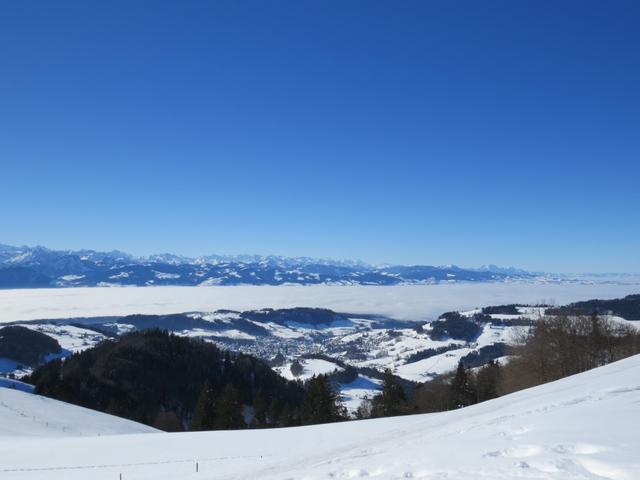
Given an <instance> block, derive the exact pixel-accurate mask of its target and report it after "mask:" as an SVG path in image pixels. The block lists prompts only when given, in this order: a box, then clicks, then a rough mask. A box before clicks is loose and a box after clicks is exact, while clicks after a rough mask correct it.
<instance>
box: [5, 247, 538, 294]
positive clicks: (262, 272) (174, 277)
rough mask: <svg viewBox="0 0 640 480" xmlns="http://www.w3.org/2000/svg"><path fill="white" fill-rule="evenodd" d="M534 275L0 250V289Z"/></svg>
mask: <svg viewBox="0 0 640 480" xmlns="http://www.w3.org/2000/svg"><path fill="white" fill-rule="evenodd" d="M537 275H538V274H534V273H530V272H527V271H524V270H519V269H516V268H500V267H496V266H495V265H487V266H483V267H481V268H478V269H465V268H460V267H457V266H455V265H446V266H429V265H413V266H406V265H385V266H375V265H369V264H366V263H364V262H359V261H348V260H346V261H345V260H329V259H314V258H308V257H296V258H289V257H281V256H260V255H231V256H229V255H208V256H203V257H198V258H191V257H183V256H179V255H173V254H160V255H151V256H148V257H135V256H133V255H130V254H128V253H124V252H120V251H117V250H114V251H111V252H96V251H93V250H77V251H71V250H50V249H48V248H45V247H14V246H8V245H0V288H40V287H81V286H115V285H136V286H147V285H189V286H195V285H283V284H298V285H312V284H347V285H348V284H356V285H398V284H413V283H440V282H489V281H505V280H509V279H531V278H535V277H536V276H537Z"/></svg>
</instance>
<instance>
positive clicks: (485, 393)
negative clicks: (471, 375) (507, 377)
mask: <svg viewBox="0 0 640 480" xmlns="http://www.w3.org/2000/svg"><path fill="white" fill-rule="evenodd" d="M500 377H501V371H500V364H499V363H497V362H495V361H494V360H491V361H490V362H489V363H488V364H486V365H485V366H484V367H482V368H481V369H480V370H479V371H478V374H477V375H476V381H475V386H476V401H478V402H484V401H485V400H491V399H492V398H497V397H498V396H499V395H500Z"/></svg>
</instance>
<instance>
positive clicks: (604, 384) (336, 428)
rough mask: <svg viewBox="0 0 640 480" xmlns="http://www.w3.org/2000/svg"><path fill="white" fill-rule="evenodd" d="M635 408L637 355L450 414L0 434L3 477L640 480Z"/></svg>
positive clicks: (639, 371) (639, 394)
mask: <svg viewBox="0 0 640 480" xmlns="http://www.w3.org/2000/svg"><path fill="white" fill-rule="evenodd" d="M639 404H640V356H636V357H632V358H628V359H626V360H622V361H620V362H616V363H613V364H610V365H608V366H605V367H602V368H599V369H595V370H592V371H589V372H586V373H583V374H580V375H576V376H573V377H569V378H565V379H563V380H560V381H557V382H554V383H549V384H546V385H542V386H539V387H536V388H532V389H529V390H524V391H521V392H518V393H515V394H512V395H508V396H505V397H502V398H499V399H496V400H491V401H488V402H485V403H482V404H478V405H475V406H473V407H468V408H465V409H461V410H456V411H452V412H445V413H437V414H428V415H417V416H408V417H395V418H386V419H379V420H365V421H358V422H348V423H341V424H330V425H320V426H311V427H299V428H287V429H268V430H254V431H236V432H203V433H178V434H157V435H122V436H105V437H93V438H78V439H74V438H68V439H65V440H64V441H61V440H60V439H48V438H28V439H26V438H24V439H17V438H15V437H0V474H1V475H2V478H3V479H20V480H24V479H28V480H34V479H38V480H43V479H44V480H47V479H51V480H53V479H65V480H67V479H69V480H73V479H85V478H87V477H88V476H90V477H91V478H92V479H93V480H100V479H105V480H106V479H114V478H118V475H119V474H120V473H122V478H123V479H127V480H128V479H138V480H142V479H176V478H180V479H194V480H195V479H212V480H213V479H283V478H286V479H302V478H304V479H320V478H356V477H357V478H360V477H375V478H381V479H396V478H398V479H399V478H424V479H450V480H468V479H491V480H505V479H536V480H544V479H566V480H569V479H572V480H577V479H583V480H602V479H611V480H624V479H628V480H634V479H636V478H638V472H640V459H638V456H637V452H638V449H640V435H638V430H637V426H638V424H640V409H639V408H638V405H639ZM42 414H43V415H47V411H46V409H44V408H43V409H42ZM196 461H197V462H198V469H199V472H198V473H196Z"/></svg>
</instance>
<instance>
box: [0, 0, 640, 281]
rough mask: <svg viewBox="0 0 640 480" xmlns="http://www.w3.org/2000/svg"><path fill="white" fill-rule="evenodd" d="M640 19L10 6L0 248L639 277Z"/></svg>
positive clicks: (273, 5) (447, 7) (509, 6)
mask: <svg viewBox="0 0 640 480" xmlns="http://www.w3.org/2000/svg"><path fill="white" fill-rule="evenodd" d="M639 21H640V3H638V2H635V1H616V2H603V1H561V2H538V1H519V2H513V1H489V2H476V1H470V2H450V1H439V2H438V1H433V2H423V1H406V2H391V1H388V2H377V1H347V2H344V1H333V0H330V1H322V2H310V1H276V2H263V1H257V2H242V1H215V2H209V1H193V2H178V1H176V2H158V1H153V2H151V1H147V2H145V1H139V2H129V1H126V2H125V1H122V2H121V1H109V2H86V1H78V2H65V1H62V2H45V1H42V2H36V1H33V2H4V3H3V4H2V5H1V6H0V175H1V178H2V183H1V188H0V205H1V207H0V208H1V211H2V215H1V227H0V243H9V244H44V245H46V246H49V247H52V248H94V249H108V250H110V249H113V248H118V249H122V250H126V251H130V252H132V253H135V254H148V253H153V252H163V251H171V252H175V253H182V254H187V255H198V254H205V253H263V254H268V253H274V254H283V255H291V256H297V255H309V256H322V257H324V256H327V257H337V258H360V259H363V260H366V261H370V262H391V263H407V264H409V263H423V264H445V263H456V264H460V265H463V266H474V265H480V264H483V263H496V264H503V265H517V266H520V267H523V268H529V269H535V270H547V271H571V272H598V271H600V272H603V271H626V272H640V253H639V250H640V249H639V247H640V221H639V220H640V188H639V183H640V87H639V85H640V55H639V54H638V52H639V51H640V28H638V23H639Z"/></svg>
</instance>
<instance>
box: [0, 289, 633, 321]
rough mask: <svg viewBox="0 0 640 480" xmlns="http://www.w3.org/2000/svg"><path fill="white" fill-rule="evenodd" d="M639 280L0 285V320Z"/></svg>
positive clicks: (503, 298)
mask: <svg viewBox="0 0 640 480" xmlns="http://www.w3.org/2000/svg"><path fill="white" fill-rule="evenodd" d="M639 292H640V285H638V284H635V285H623V284H545V283H526V282H522V283H518V282H509V283H459V284H440V285H396V286H390V287H387V286H363V285H348V286H330V285H308V286H300V285H296V286H293V285H291V286H231V287H220V286H212V287H117V288H115V287H114V288H106V287H105V288H61V289H18V290H0V306H1V307H0V323H1V322H13V321H17V320H38V319H45V318H46V319H49V318H51V319H53V318H72V317H97V316H109V315H129V314H134V313H143V314H167V313H182V312H196V311H197V312H211V311H215V310H219V309H231V310H256V309H261V308H291V307H323V308H330V309H332V310H335V311H338V312H347V313H352V314H356V313H361V314H376V315H385V316H389V317H392V318H397V319H406V320H433V319H435V318H436V317H437V316H438V315H440V314H442V313H443V312H446V311H451V310H470V309H473V308H477V307H479V306H483V305H499V304H507V303H520V304H532V303H543V302H544V303H551V302H555V303H558V304H566V303H570V302H575V301H579V300H588V299H592V298H602V299H610V298H619V297H622V296H625V295H629V294H632V293H639Z"/></svg>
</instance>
